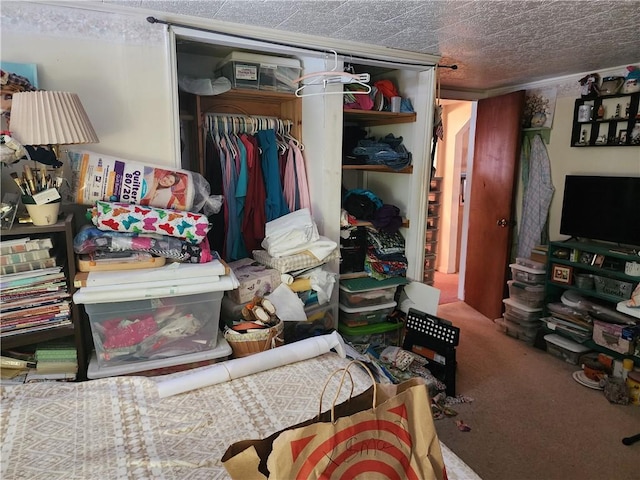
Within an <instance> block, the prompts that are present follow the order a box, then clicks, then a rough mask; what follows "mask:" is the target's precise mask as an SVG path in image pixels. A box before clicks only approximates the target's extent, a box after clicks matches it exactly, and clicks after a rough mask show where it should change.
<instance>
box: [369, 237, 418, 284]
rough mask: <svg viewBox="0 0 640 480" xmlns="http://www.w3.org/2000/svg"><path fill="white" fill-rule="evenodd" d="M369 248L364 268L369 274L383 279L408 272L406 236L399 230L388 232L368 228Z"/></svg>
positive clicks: (400, 275) (401, 275)
mask: <svg viewBox="0 0 640 480" xmlns="http://www.w3.org/2000/svg"><path fill="white" fill-rule="evenodd" d="M367 240H368V244H369V246H368V248H367V254H366V256H365V260H364V269H365V271H366V272H367V273H368V274H369V276H371V277H374V278H377V279H378V280H382V279H384V278H389V277H404V276H405V275H406V274H407V257H406V256H405V255H404V237H403V236H402V234H401V233H400V232H399V231H398V232H395V233H388V232H385V231H382V230H374V229H371V228H370V229H367Z"/></svg>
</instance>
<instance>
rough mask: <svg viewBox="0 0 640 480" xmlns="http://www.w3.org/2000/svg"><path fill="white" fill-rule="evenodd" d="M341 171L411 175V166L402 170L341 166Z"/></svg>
mask: <svg viewBox="0 0 640 480" xmlns="http://www.w3.org/2000/svg"><path fill="white" fill-rule="evenodd" d="M342 170H362V171H367V172H382V173H413V165H409V166H408V167H405V168H403V169H402V170H394V169H393V168H389V167H385V166H384V165H342Z"/></svg>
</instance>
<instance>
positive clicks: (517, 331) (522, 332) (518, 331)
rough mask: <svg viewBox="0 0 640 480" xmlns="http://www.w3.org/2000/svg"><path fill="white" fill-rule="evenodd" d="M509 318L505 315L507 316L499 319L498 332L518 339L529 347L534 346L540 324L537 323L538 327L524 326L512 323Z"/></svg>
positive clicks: (497, 321) (497, 323)
mask: <svg viewBox="0 0 640 480" xmlns="http://www.w3.org/2000/svg"><path fill="white" fill-rule="evenodd" d="M509 318H510V317H508V316H507V315H506V314H505V316H503V317H502V318H498V319H497V320H496V321H495V323H496V327H497V328H498V330H500V331H501V332H503V333H506V334H507V335H509V336H510V337H513V338H517V339H518V340H522V341H523V342H525V343H528V344H529V345H533V342H534V341H535V339H536V335H537V333H538V330H539V324H540V322H539V321H538V322H537V323H538V325H537V326H524V325H522V324H520V323H518V322H514V321H511V320H510V319H509Z"/></svg>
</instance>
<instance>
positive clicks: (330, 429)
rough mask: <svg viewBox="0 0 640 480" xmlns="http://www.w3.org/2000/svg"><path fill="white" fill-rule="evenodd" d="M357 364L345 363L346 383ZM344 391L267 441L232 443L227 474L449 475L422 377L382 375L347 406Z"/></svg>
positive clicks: (418, 478) (427, 478)
mask: <svg viewBox="0 0 640 480" xmlns="http://www.w3.org/2000/svg"><path fill="white" fill-rule="evenodd" d="M354 363H360V362H351V363H350V364H349V365H348V366H347V367H346V368H345V369H342V377H341V381H340V388H342V387H343V384H344V381H345V377H346V376H347V375H348V371H349V368H352V367H353V365H354ZM361 365H362V364H361ZM363 366H364V365H363ZM365 368H366V367H365ZM367 371H368V370H367ZM334 373H335V372H334ZM331 377H333V375H332V376H331ZM331 377H330V379H331ZM325 388H326V385H325ZM337 398H338V396H337V395H336V398H335V399H334V402H333V404H332V405H331V408H330V409H329V410H327V411H326V412H324V413H322V414H319V415H318V416H316V417H314V418H312V419H310V420H307V421H305V422H302V423H300V424H298V425H294V426H292V427H289V428H286V429H284V430H281V431H279V432H276V433H274V434H272V435H271V436H269V437H267V438H265V439H263V440H244V441H240V442H236V443H234V444H233V445H231V446H230V447H229V448H228V449H227V451H226V452H225V454H224V456H223V457H222V464H223V465H224V467H225V469H226V470H227V473H229V475H230V476H231V477H232V478H233V479H238V480H240V479H242V480H247V479H261V480H264V479H276V480H279V479H304V480H307V479H320V478H322V479H331V478H355V477H357V476H358V475H361V476H362V477H360V478H367V479H369V478H372V479H375V478H403V479H415V480H431V479H436V480H444V479H446V478H447V474H446V469H445V466H444V460H443V458H442V451H441V449H440V442H439V441H438V437H437V434H436V431H435V427H434V424H433V418H432V416H431V408H430V399H429V394H428V390H427V386H426V384H425V382H424V381H423V380H422V379H421V378H414V379H410V380H407V381H405V382H403V383H401V384H399V385H387V384H377V383H375V381H374V384H373V386H372V387H371V388H369V389H368V390H367V391H365V392H363V393H361V394H360V395H357V396H355V397H353V396H351V398H349V400H347V401H345V402H343V403H341V404H339V405H335V403H336V399H337ZM320 401H321V400H320Z"/></svg>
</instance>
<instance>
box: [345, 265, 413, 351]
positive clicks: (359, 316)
mask: <svg viewBox="0 0 640 480" xmlns="http://www.w3.org/2000/svg"><path fill="white" fill-rule="evenodd" d="M404 283H406V279H404V278H400V277H393V278H387V279H385V280H376V279H374V278H371V277H366V278H354V279H351V280H343V281H342V282H341V283H340V305H339V307H340V310H339V313H340V315H339V322H338V331H339V332H340V334H341V335H342V336H343V337H344V339H345V340H346V341H347V342H350V343H353V344H374V345H395V346H399V342H400V334H401V330H402V324H401V323H396V322H392V321H389V315H391V314H392V313H393V311H394V310H395V308H396V302H395V301H394V298H395V295H396V290H397V287H398V285H401V284H404Z"/></svg>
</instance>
